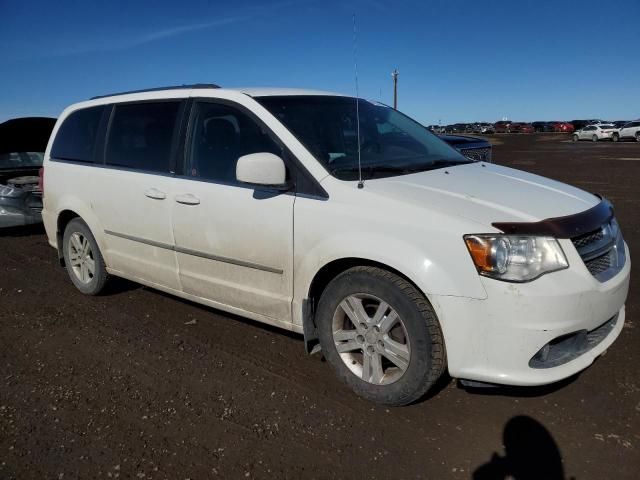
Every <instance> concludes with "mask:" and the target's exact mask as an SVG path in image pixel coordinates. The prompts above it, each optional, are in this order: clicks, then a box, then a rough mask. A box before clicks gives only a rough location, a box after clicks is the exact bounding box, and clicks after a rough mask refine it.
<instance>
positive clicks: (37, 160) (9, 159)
mask: <svg viewBox="0 0 640 480" xmlns="http://www.w3.org/2000/svg"><path fill="white" fill-rule="evenodd" d="M43 158H44V153H42V152H11V153H0V170H14V169H17V170H19V169H21V168H35V167H41V166H42V160H43Z"/></svg>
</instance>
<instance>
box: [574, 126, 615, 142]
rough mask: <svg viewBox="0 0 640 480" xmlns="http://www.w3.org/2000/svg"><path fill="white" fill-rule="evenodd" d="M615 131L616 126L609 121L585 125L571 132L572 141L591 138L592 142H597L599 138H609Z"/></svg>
mask: <svg viewBox="0 0 640 480" xmlns="http://www.w3.org/2000/svg"><path fill="white" fill-rule="evenodd" d="M617 131H618V129H617V128H616V126H615V125H612V124H609V123H599V124H597V125H587V126H586V127H584V128H581V129H580V130H578V131H577V132H575V133H574V134H573V141H574V142H577V141H578V140H591V141H592V142H597V141H599V140H611V139H612V138H613V135H614V134H615V133H616V132H617Z"/></svg>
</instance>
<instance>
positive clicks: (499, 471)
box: [472, 415, 573, 480]
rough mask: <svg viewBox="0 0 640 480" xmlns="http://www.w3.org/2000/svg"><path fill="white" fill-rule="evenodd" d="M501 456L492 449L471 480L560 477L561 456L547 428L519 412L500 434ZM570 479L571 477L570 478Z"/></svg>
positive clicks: (562, 476) (550, 479) (559, 479)
mask: <svg viewBox="0 0 640 480" xmlns="http://www.w3.org/2000/svg"><path fill="white" fill-rule="evenodd" d="M502 443H503V446H504V455H500V454H499V453H497V452H494V453H493V455H492V456H491V458H490V459H489V461H488V462H486V463H485V464H483V465H481V466H479V467H478V468H477V469H476V470H475V471H474V472H473V477H472V478H473V480H506V479H513V480H541V479H544V480H564V479H565V478H566V477H565V474H564V467H563V465H562V455H561V453H560V450H559V449H558V445H557V444H556V442H555V441H554V439H553V437H552V436H551V434H550V433H549V431H548V430H547V429H546V428H545V427H544V426H543V425H542V424H541V423H539V422H538V421H536V420H534V419H533V418H531V417H528V416H525V415H522V416H517V417H513V418H512V419H510V420H509V421H508V422H507V424H506V425H505V427H504V432H503V434H502ZM572 479H573V477H572Z"/></svg>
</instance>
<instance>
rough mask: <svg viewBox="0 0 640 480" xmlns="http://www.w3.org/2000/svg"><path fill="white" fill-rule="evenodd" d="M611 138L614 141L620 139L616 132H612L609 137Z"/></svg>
mask: <svg viewBox="0 0 640 480" xmlns="http://www.w3.org/2000/svg"><path fill="white" fill-rule="evenodd" d="M611 140H613V141H614V142H618V141H620V136H619V135H618V134H617V133H614V134H613V136H612V137H611Z"/></svg>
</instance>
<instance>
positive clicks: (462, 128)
mask: <svg viewBox="0 0 640 480" xmlns="http://www.w3.org/2000/svg"><path fill="white" fill-rule="evenodd" d="M467 127H468V124H466V123H454V124H452V125H447V126H446V127H445V129H444V131H445V133H467Z"/></svg>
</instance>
